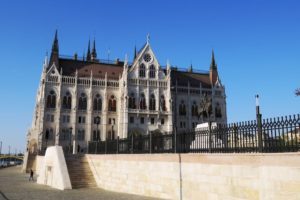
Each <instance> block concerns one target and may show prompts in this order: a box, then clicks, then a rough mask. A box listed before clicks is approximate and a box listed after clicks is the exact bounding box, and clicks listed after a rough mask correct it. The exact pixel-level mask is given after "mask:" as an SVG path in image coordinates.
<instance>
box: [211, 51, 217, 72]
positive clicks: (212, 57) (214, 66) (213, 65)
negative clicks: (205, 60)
mask: <svg viewBox="0 0 300 200" xmlns="http://www.w3.org/2000/svg"><path fill="white" fill-rule="evenodd" d="M213 69H214V70H216V69H217V64H216V61H215V54H214V50H212V54H211V63H210V70H213Z"/></svg>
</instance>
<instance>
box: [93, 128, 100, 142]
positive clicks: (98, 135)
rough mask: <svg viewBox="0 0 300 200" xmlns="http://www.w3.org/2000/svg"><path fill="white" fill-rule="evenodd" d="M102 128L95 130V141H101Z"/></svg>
mask: <svg viewBox="0 0 300 200" xmlns="http://www.w3.org/2000/svg"><path fill="white" fill-rule="evenodd" d="M100 140H101V138H100V130H94V131H93V141H100Z"/></svg>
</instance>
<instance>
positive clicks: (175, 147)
mask: <svg viewBox="0 0 300 200" xmlns="http://www.w3.org/2000/svg"><path fill="white" fill-rule="evenodd" d="M174 133H175V134H174V149H175V150H174V152H175V153H176V152H177V128H175V131H174Z"/></svg>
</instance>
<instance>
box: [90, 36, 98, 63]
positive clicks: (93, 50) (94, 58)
mask: <svg viewBox="0 0 300 200" xmlns="http://www.w3.org/2000/svg"><path fill="white" fill-rule="evenodd" d="M91 59H92V61H95V60H96V59H97V52H96V41H95V39H94V43H93V49H92V53H91Z"/></svg>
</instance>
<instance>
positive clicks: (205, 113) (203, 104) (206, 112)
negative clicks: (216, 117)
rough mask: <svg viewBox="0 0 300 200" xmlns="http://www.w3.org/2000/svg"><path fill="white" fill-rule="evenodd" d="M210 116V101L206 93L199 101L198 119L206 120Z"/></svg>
mask: <svg viewBox="0 0 300 200" xmlns="http://www.w3.org/2000/svg"><path fill="white" fill-rule="evenodd" d="M211 115H212V99H211V97H210V96H208V95H207V94H206V93H205V94H204V96H203V98H202V99H201V101H200V106H199V111H198V118H200V117H202V118H207V117H210V116H211Z"/></svg>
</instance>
